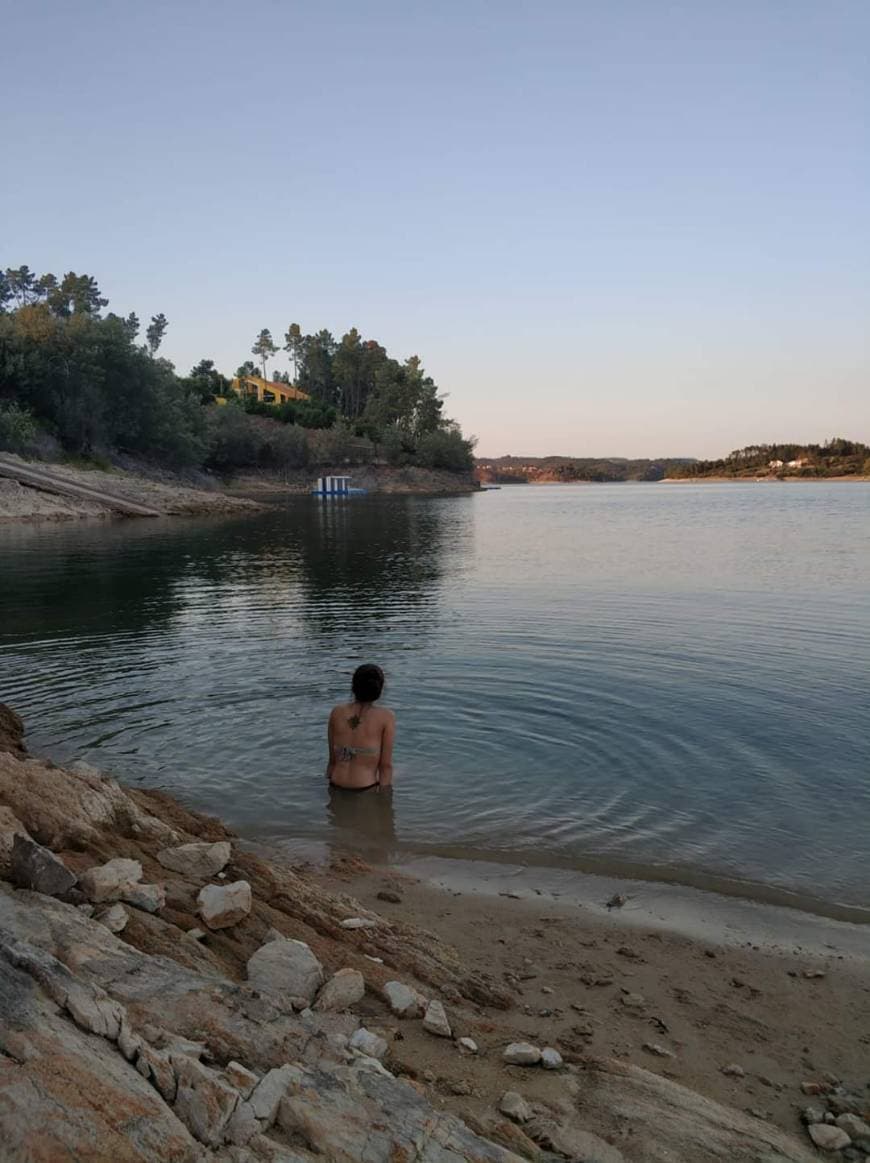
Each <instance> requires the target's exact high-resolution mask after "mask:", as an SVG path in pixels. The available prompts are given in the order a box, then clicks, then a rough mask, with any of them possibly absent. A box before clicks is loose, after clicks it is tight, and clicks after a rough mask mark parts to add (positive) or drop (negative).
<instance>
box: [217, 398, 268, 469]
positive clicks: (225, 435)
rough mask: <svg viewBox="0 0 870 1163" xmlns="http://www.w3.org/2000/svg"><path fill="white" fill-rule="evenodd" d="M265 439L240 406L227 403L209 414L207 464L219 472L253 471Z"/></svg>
mask: <svg viewBox="0 0 870 1163" xmlns="http://www.w3.org/2000/svg"><path fill="white" fill-rule="evenodd" d="M261 445H262V439H261V437H260V434H259V432H258V430H257V427H256V424H255V423H254V420H253V419H252V417H250V416H249V415H248V414H247V413H246V412H244V411H243V410H242V409H241V408H240V407H239V406H238V405H237V404H225V405H223V406H222V407H217V408H214V409H213V410H211V411H210V413H209V432H208V439H207V455H206V464H207V465H208V467H209V468H213V469H215V470H216V471H217V472H231V471H232V470H233V469H236V468H252V467H253V466H255V465H256V464H257V461H258V458H259V452H260V447H261Z"/></svg>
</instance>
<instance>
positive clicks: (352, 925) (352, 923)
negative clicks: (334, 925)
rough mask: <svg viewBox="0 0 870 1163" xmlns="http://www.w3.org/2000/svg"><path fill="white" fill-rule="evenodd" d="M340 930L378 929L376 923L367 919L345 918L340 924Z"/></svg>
mask: <svg viewBox="0 0 870 1163" xmlns="http://www.w3.org/2000/svg"><path fill="white" fill-rule="evenodd" d="M341 927H342V929H376V928H377V927H378V922H377V921H371V920H369V918H368V917H347V918H345V920H343V921H342V922H341Z"/></svg>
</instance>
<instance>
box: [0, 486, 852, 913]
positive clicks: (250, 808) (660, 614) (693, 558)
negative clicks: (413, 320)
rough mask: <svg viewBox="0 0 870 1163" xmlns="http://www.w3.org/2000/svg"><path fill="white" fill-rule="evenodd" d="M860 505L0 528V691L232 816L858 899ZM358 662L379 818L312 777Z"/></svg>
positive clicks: (770, 501)
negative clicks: (386, 738) (390, 775)
mask: <svg viewBox="0 0 870 1163" xmlns="http://www.w3.org/2000/svg"><path fill="white" fill-rule="evenodd" d="M868 528H870V487H868V486H865V485H850V486H842V487H838V486H832V485H826V484H821V485H813V484H807V485H801V486H794V487H787V486H782V487H778V488H777V487H774V486H770V487H762V486H755V485H747V486H742V485H733V486H730V485H726V486H715V485H711V486H706V487H698V488H690V487H676V488H668V487H667V486H661V487H659V486H628V485H627V486H598V487H594V488H588V487H587V488H584V487H576V488H573V487H564V488H554V489H543V488H533V487H530V488H515V489H502V490H501V491H500V492H493V493H488V494H483V495H479V496H472V497H457V498H411V497H368V498H360V499H358V500H353V501H346V502H338V503H326V504H324V503H322V502H317V501H314V500H313V499H312V498H309V497H298V498H293V499H291V500H289V501H288V503H287V504H286V505H281V506H279V507H277V508H275V509H274V510H270V511H268V512H265V513H263V514H261V515H252V516H246V517H244V518H227V519H209V520H165V521H164V520H160V521H127V522H117V523H102V522H101V523H85V524H80V525H79V524H76V525H67V526H62V527H57V526H56V527H35V526H31V527H19V528H16V527H13V526H9V527H6V528H2V529H0V567H2V568H0V677H2V688H0V699H5V701H8V702H10V703H12V704H13V705H15V706H17V707H18V708H19V709H20V710H21V711H22V713H23V714H24V715H25V718H26V719H27V722H28V726H29V728H30V731H31V735H30V741H31V746H32V747H33V748H34V749H35V750H45V751H48V752H50V753H51V754H53V755H55V756H56V757H57V758H61V759H63V758H72V757H82V758H85V759H87V760H89V761H90V762H93V763H95V764H96V765H97V766H100V767H104V768H107V769H109V770H113V771H114V772H116V773H117V774H118V775H120V776H121V777H123V778H126V779H128V780H130V781H133V782H136V781H138V782H143V783H148V784H158V785H162V786H165V787H167V788H169V789H171V790H173V791H175V792H176V793H177V794H179V795H181V796H182V798H184V799H186V800H187V801H188V802H190V803H191V804H193V805H194V806H198V807H201V808H203V809H205V810H208V811H212V812H216V813H218V814H220V815H222V816H223V817H225V818H226V819H228V821H229V822H230V823H231V824H233V825H234V826H236V827H238V828H240V829H243V830H244V831H245V832H246V833H247V834H257V835H262V836H265V837H287V836H303V837H310V838H317V839H325V838H326V837H331V838H332V842H334V843H338V844H341V845H342V846H344V845H345V844H350V845H353V844H356V845H357V846H360V845H361V844H362V843H363V842H364V841H363V840H362V839H361V838H364V837H368V838H369V840H368V841H365V842H369V843H371V844H372V845H373V846H374V847H375V848H376V849H377V850H379V851H387V852H390V851H393V850H395V849H398V848H399V847H402V848H403V849H408V848H411V849H414V850H418V851H421V850H426V851H436V852H438V851H446V850H451V851H461V852H463V853H465V854H468V853H473V854H476V855H487V854H489V855H493V854H499V855H501V856H507V857H508V858H509V859H521V860H524V861H528V862H532V861H542V862H546V863H552V864H557V863H559V864H567V865H573V866H577V865H579V864H585V865H588V864H590V863H593V862H605V863H606V864H607V866H608V867H609V868H613V867H615V866H620V867H627V866H634V867H637V868H641V867H642V868H643V869H644V871H645V872H647V873H650V872H652V873H653V874H655V872H656V870H657V869H658V870H660V875H662V876H665V875H668V876H673V875H682V871H681V870H685V869H695V870H697V869H703V870H706V871H707V872H709V873H711V874H715V875H719V876H723V875H724V876H728V877H732V878H738V879H742V880H746V881H750V882H764V883H766V884H768V885H771V886H773V887H778V888H783V889H789V890H796V891H800V892H804V893H809V894H812V895H817V896H821V897H826V898H829V899H835V900H840V901H845V902H851V903H870V852H868V846H867V843H866V823H865V821H866V820H867V819H868V818H870V781H868V778H867V773H868V771H870V745H868V733H867V707H868V705H870V587H868V585H867V578H868V576H870V538H868ZM369 660H371V661H376V662H379V663H380V664H381V665H383V666H384V668H385V670H386V672H387V701H388V703H389V704H390V705H391V706H392V707H393V708H394V709H395V711H396V712H397V716H398V722H399V731H398V737H397V746H396V770H397V791H396V793H395V796H396V803H397V807H398V810H399V823H398V824H396V822H395V821H394V820H393V819H392V817H391V816H390V815H389V813H388V812H387V811H386V809H385V807H384V804H383V801H382V800H381V799H377V800H375V802H374V803H370V802H369V801H366V802H365V804H364V805H363V806H361V807H356V806H354V807H351V805H348V806H347V810H346V811H345V806H344V805H340V806H339V807H338V808H337V809H336V805H334V804H328V802H327V796H326V794H325V792H324V788H323V769H324V764H325V761H326V740H325V731H326V716H327V713H328V710H329V708H330V707H331V706H333V705H334V704H335V703H336V702H338V701H340V700H341V699H342V698H344V697H345V696H346V693H347V686H348V683H349V676H350V673H351V672H352V671H353V669H354V668H355V666H356V665H357V664H358V663H359V662H361V661H369ZM369 813H370V814H369Z"/></svg>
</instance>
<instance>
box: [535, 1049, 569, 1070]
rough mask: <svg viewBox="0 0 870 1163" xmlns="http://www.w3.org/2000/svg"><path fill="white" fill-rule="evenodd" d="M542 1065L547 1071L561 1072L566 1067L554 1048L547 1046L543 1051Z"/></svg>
mask: <svg viewBox="0 0 870 1163" xmlns="http://www.w3.org/2000/svg"><path fill="white" fill-rule="evenodd" d="M541 1065H542V1066H543V1068H544V1069H545V1070H561V1069H562V1066H563V1065H564V1063H563V1061H562V1055H561V1054H560V1053H559V1051H558V1050H554V1049H553V1047H552V1046H545V1047H544V1049H543V1050H542V1051H541Z"/></svg>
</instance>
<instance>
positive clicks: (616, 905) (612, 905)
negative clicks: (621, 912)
mask: <svg viewBox="0 0 870 1163" xmlns="http://www.w3.org/2000/svg"><path fill="white" fill-rule="evenodd" d="M627 900H628V897H627V896H623V894H622V893H621V892H617V893H614V894H613V896H612V897H611V898H610V900H609V901H608V902H607V908H609V909H621V908H622V906H623V905H624V904H625V902H626V901H627Z"/></svg>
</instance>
